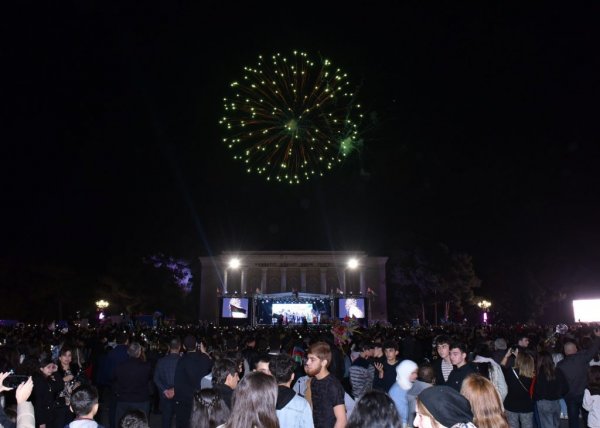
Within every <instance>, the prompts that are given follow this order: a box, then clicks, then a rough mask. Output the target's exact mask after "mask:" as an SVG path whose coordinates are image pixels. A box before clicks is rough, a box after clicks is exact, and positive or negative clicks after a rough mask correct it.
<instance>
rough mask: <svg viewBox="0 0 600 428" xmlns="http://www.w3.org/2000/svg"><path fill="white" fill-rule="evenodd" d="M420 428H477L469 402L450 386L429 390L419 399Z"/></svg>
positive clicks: (417, 421)
mask: <svg viewBox="0 0 600 428" xmlns="http://www.w3.org/2000/svg"><path fill="white" fill-rule="evenodd" d="M413 426H415V427H418V428H447V427H449V428H475V425H473V413H472V412H471V405H470V404H469V401H468V400H467V399H466V398H465V397H463V396H462V395H460V394H459V393H458V392H457V391H456V390H455V389H454V388H451V387H449V386H443V385H442V386H434V387H433V388H427V389H425V390H423V392H421V393H420V394H419V397H418V398H417V415H416V416H415V420H414V422H413Z"/></svg>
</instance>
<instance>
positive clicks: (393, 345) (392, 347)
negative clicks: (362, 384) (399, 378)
mask: <svg viewBox="0 0 600 428" xmlns="http://www.w3.org/2000/svg"><path fill="white" fill-rule="evenodd" d="M382 346H383V353H384V356H385V361H383V362H376V363H375V364H374V367H375V369H376V370H377V371H376V372H375V379H374V380H373V389H377V390H380V391H384V392H388V391H389V390H390V388H391V387H392V385H394V382H395V381H396V367H398V364H400V361H399V360H398V354H399V353H400V349H399V346H398V342H396V341H394V340H389V341H386V342H384V343H383V345H382Z"/></svg>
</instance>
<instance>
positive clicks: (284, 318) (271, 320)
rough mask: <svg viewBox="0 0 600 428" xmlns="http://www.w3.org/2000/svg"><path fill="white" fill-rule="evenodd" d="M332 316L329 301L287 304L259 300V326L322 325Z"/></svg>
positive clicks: (314, 300)
mask: <svg viewBox="0 0 600 428" xmlns="http://www.w3.org/2000/svg"><path fill="white" fill-rule="evenodd" d="M330 316H331V306H330V301H329V299H310V300H306V301H300V302H285V303H284V302H280V301H279V302H278V301H277V300H273V299H259V300H258V302H257V316H256V319H257V322H258V324H275V325H302V324H320V323H324V322H327V321H328V320H329V318H330Z"/></svg>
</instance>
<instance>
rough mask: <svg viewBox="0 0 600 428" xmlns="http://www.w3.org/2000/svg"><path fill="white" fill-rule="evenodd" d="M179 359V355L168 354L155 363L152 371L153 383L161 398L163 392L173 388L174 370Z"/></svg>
mask: <svg viewBox="0 0 600 428" xmlns="http://www.w3.org/2000/svg"><path fill="white" fill-rule="evenodd" d="M180 358H181V357H180V356H179V354H175V353H169V354H167V355H165V356H164V357H162V358H161V359H160V360H158V362H157V363H156V368H155V369H154V383H155V384H156V387H157V388H158V390H159V391H160V393H161V394H160V395H161V397H163V394H162V393H163V392H164V391H165V390H167V389H170V388H173V387H174V386H175V370H176V369H177V363H178V362H179V359H180ZM163 398H164V397H163Z"/></svg>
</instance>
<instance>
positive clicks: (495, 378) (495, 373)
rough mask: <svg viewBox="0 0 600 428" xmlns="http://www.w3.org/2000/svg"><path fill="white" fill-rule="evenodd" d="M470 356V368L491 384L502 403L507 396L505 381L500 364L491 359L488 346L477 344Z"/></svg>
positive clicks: (483, 343)
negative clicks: (471, 356) (471, 357)
mask: <svg viewBox="0 0 600 428" xmlns="http://www.w3.org/2000/svg"><path fill="white" fill-rule="evenodd" d="M505 349H506V348H505ZM472 355H473V359H472V366H473V368H474V369H475V371H476V372H477V373H479V374H480V375H482V376H483V377H485V378H487V379H489V380H490V381H491V382H492V384H493V385H494V387H495V388H496V391H498V394H500V398H501V400H502V401H504V398H506V394H508V387H507V386H506V379H504V373H503V372H502V367H501V366H500V363H499V362H498V363H497V362H496V361H495V360H494V359H493V358H491V352H490V349H489V346H488V345H487V344H486V343H485V342H482V343H479V344H477V345H476V346H475V348H474V349H473V354H472ZM500 362H502V359H500Z"/></svg>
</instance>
